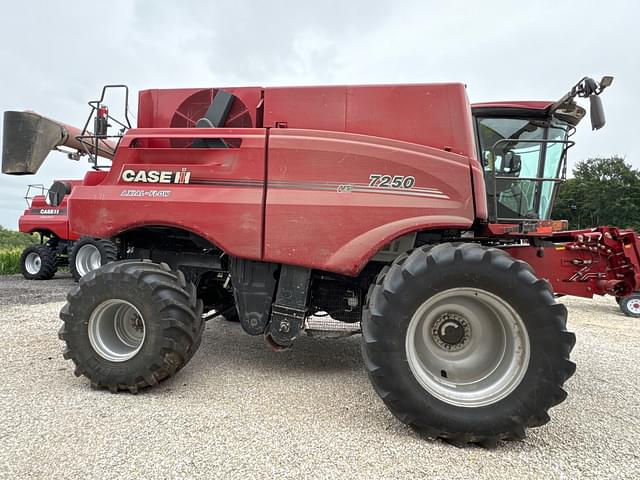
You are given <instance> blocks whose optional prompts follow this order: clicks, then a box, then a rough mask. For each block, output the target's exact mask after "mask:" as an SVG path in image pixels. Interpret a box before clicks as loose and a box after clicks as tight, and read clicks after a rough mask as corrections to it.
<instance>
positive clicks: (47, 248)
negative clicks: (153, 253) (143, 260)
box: [18, 172, 117, 281]
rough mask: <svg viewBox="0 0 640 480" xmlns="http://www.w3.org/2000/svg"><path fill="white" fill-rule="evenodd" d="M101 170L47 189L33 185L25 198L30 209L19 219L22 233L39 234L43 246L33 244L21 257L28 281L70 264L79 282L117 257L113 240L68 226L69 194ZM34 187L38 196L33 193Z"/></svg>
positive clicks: (43, 278)
mask: <svg viewBox="0 0 640 480" xmlns="http://www.w3.org/2000/svg"><path fill="white" fill-rule="evenodd" d="M96 176H98V177H103V176H104V174H103V173H101V172H88V173H87V175H86V176H85V180H84V181H79V180H57V181H55V182H54V183H53V185H51V187H50V188H48V189H46V188H45V187H44V186H43V185H30V186H29V188H28V190H27V194H26V196H25V199H26V200H27V209H26V210H25V211H24V213H23V214H22V215H21V216H20V218H19V219H18V229H19V230H20V231H21V232H22V233H28V234H33V233H37V234H38V235H39V236H40V245H30V246H28V247H26V248H25V249H24V251H23V252H22V255H21V256H20V271H21V272H22V275H23V276H24V278H26V279H27V280H49V279H51V278H53V276H54V275H55V274H56V271H57V270H58V267H60V266H66V265H68V266H69V269H70V271H71V274H72V275H73V278H74V279H75V280H76V281H77V280H79V279H80V277H82V276H83V275H85V274H86V273H88V272H90V271H91V270H95V269H96V268H99V267H100V266H102V265H104V264H106V263H109V262H112V261H115V260H117V250H116V246H115V244H114V243H113V242H111V241H109V240H105V239H97V238H92V237H82V238H80V236H79V235H77V234H76V233H74V231H73V230H72V229H71V228H70V227H69V217H68V209H67V196H68V195H69V194H70V193H71V190H72V189H73V187H74V186H76V185H83V184H84V185H93V184H95V180H96ZM32 190H36V191H38V193H39V194H37V195H33V196H32V195H30V193H31V191H32Z"/></svg>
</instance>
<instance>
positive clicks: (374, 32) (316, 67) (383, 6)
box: [0, 0, 640, 228]
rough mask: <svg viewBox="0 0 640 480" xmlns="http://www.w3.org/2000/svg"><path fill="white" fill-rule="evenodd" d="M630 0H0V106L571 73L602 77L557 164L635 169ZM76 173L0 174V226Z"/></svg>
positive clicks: (528, 94) (523, 84)
mask: <svg viewBox="0 0 640 480" xmlns="http://www.w3.org/2000/svg"><path fill="white" fill-rule="evenodd" d="M639 5H640V4H638V3H637V2H634V1H631V0H629V1H627V2H621V1H611V0H608V1H605V2H603V1H600V2H590V1H585V0H582V1H565V2H560V1H531V2H526V3H525V2H516V1H504V2H502V1H491V0H484V1H481V2H480V1H467V2H453V1H452V2H443V1H435V2H432V1H415V2H411V1H406V2H403V1H399V0H397V1H395V2H391V1H390V2H378V1H374V0H366V1H347V0H343V1H329V0H322V1H315V2H304V1H297V2H287V1H274V0H271V1H269V2H263V1H252V2H249V1H246V2H244V1H241V0H236V1H232V2H228V1H227V2H221V1H220V2H216V1H191V2H187V1H182V2H168V1H160V0H155V1H144V0H139V1H113V0H111V1H109V2H86V1H64V2H62V1H51V0H40V1H22V2H5V3H3V6H2V16H0V68H1V72H2V74H1V75H0V110H2V111H4V110H23V109H33V110H36V111H38V112H40V113H42V114H45V115H47V116H50V117H52V118H56V119H59V120H63V121H65V122H66V123H69V124H72V125H73V124H75V125H79V126H80V125H81V124H82V123H83V122H84V121H85V120H86V116H87V115H88V107H87V104H86V102H87V101H89V100H91V99H94V98H97V96H98V94H99V90H100V88H101V86H102V85H103V84H106V83H126V84H128V85H129V86H130V88H131V89H132V91H133V92H134V95H133V105H132V109H133V110H134V112H135V110H136V108H137V107H136V105H135V99H136V94H135V92H137V90H140V89H144V88H155V87H160V88H162V87H213V86H235V85H237V86H243V85H262V86H270V85H307V84H345V83H411V82H414V83H415V82H420V83H424V82H444V81H458V82H464V83H465V84H467V92H468V95H469V98H470V100H471V101H472V102H479V101H489V100H518V99H519V100H524V99H526V100H536V99H542V100H554V99H557V98H559V97H560V96H561V95H562V94H564V93H565V92H566V91H567V90H568V89H569V87H570V86H571V85H572V84H573V83H575V82H576V81H577V80H578V79H579V78H581V77H582V76H584V75H590V76H593V77H595V78H598V79H599V78H600V77H601V76H602V75H604V74H611V75H614V76H615V82H614V85H613V86H612V87H611V88H610V89H609V90H607V91H606V93H605V94H603V101H604V106H605V111H606V115H607V126H606V127H605V128H604V129H603V130H601V131H599V132H591V130H590V127H589V125H588V123H589V122H588V120H587V121H585V122H583V123H582V124H581V125H580V127H579V130H578V132H577V134H576V135H575V137H574V139H575V140H576V141H577V145H576V146H575V147H574V148H573V149H572V150H570V155H569V157H570V164H573V163H575V162H576V161H578V160H581V159H584V158H588V157H593V156H610V155H613V154H618V155H624V156H626V157H627V160H628V161H629V162H631V163H632V164H633V165H634V166H635V167H636V168H640V146H639V141H638V138H636V137H637V136H638V134H637V133H636V132H637V126H636V125H637V119H636V113H637V112H638V111H639V110H640V109H639V108H638V107H640V102H639V100H638V92H636V91H635V90H634V88H638V86H639V85H640V82H639V80H640V37H639V36H638V29H639V27H638V19H640V6H639ZM585 106H586V105H585ZM0 125H1V119H0ZM87 168H88V167H87V163H86V161H85V160H81V161H80V162H79V163H75V162H70V161H68V160H66V159H65V157H64V156H62V155H61V154H55V153H54V154H51V155H50V156H49V158H48V160H47V161H46V162H45V165H44V167H43V168H42V169H41V170H40V171H39V173H38V174H37V175H36V176H27V177H11V176H7V175H2V176H1V177H0V189H1V192H2V194H1V195H0V224H1V225H3V226H6V227H10V228H17V218H18V216H19V215H20V214H21V213H22V210H23V209H24V207H25V201H24V199H23V198H22V197H23V196H24V193H25V191H26V185H27V184H29V183H43V184H45V185H48V184H50V183H51V181H52V180H53V179H54V178H81V176H82V175H83V174H84V172H85V171H86V170H87ZM639 208H640V206H639Z"/></svg>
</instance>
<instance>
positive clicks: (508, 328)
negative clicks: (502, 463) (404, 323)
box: [405, 288, 530, 407]
mask: <svg viewBox="0 0 640 480" xmlns="http://www.w3.org/2000/svg"><path fill="white" fill-rule="evenodd" d="M405 350H406V354H407V362H408V364H409V368H410V369H411V372H412V373H413V375H414V377H415V378H416V380H417V381H418V383H420V385H421V386H422V387H423V388H424V389H425V390H426V391H427V392H428V393H429V394H431V395H433V396H434V397H436V398H437V399H439V400H441V401H443V402H446V403H449V404H452V405H456V406H460V407H482V406H486V405H491V404H493V403H496V402H498V401H499V400H501V399H503V398H505V397H506V396H507V395H509V394H510V393H511V392H512V391H513V390H514V389H515V388H516V387H517V386H518V385H519V384H520V382H521V381H522V379H523V377H524V375H525V373H526V372H527V368H528V366H529V356H530V345H529V337H528V334H527V330H526V327H525V325H524V323H523V321H522V319H521V318H520V315H519V314H518V313H517V312H516V311H515V310H514V309H513V307H511V305H509V304H508V303H507V302H505V301H504V300H503V299H502V298H500V297H498V296H496V295H494V294H492V293H490V292H487V291H485V290H481V289H475V288H453V289H449V290H446V291H444V292H440V293H438V294H436V295H434V296H432V297H431V298H429V299H428V300H427V301H425V302H424V303H423V304H422V305H421V306H420V307H419V308H418V309H417V310H416V312H415V313H414V315H413V317H412V318H411V321H410V322H409V326H408V328H407V334H406V338H405Z"/></svg>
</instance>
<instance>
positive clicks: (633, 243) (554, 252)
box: [503, 227, 640, 298]
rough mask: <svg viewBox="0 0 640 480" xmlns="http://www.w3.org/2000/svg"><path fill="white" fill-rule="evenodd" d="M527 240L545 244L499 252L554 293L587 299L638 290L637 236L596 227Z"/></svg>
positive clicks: (639, 242)
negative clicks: (524, 265)
mask: <svg viewBox="0 0 640 480" xmlns="http://www.w3.org/2000/svg"><path fill="white" fill-rule="evenodd" d="M531 237H537V238H538V239H539V240H540V241H542V242H546V243H543V244H542V245H543V246H544V248H543V249H542V250H540V249H539V248H534V247H531V246H514V247H504V248H503V249H504V250H505V251H507V252H509V254H510V255H512V256H513V257H515V258H518V259H520V260H524V261H525V262H527V263H528V264H529V265H531V267H532V268H533V269H534V270H535V272H536V274H537V276H538V277H540V278H546V279H547V280H549V282H551V285H552V286H553V290H554V292H555V293H558V294H562V295H575V296H579V297H588V298H591V297H592V296H594V295H606V294H610V295H615V296H618V297H620V296H624V295H628V294H630V293H632V292H634V291H640V237H638V236H637V234H636V233H635V232H633V231H628V230H619V229H617V228H614V227H597V228H593V229H587V230H574V231H567V232H556V233H554V234H552V235H540V234H537V235H531V236H530V238H531ZM538 252H542V255H543V256H540V255H539V253H538Z"/></svg>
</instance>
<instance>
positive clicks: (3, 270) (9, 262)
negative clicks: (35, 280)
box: [0, 248, 22, 275]
mask: <svg viewBox="0 0 640 480" xmlns="http://www.w3.org/2000/svg"><path fill="white" fill-rule="evenodd" d="M21 253H22V249H21V248H13V249H10V250H0V275H13V274H15V273H20V254H21Z"/></svg>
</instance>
